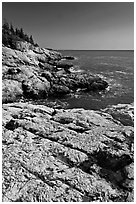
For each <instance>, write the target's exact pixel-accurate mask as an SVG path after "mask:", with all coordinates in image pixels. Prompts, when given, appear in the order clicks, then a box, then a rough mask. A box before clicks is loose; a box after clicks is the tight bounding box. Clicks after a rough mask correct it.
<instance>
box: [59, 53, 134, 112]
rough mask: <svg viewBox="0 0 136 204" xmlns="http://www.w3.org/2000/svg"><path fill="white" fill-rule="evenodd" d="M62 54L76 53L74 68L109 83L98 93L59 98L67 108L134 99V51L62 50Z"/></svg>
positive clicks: (92, 107)
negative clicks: (65, 103) (66, 104)
mask: <svg viewBox="0 0 136 204" xmlns="http://www.w3.org/2000/svg"><path fill="white" fill-rule="evenodd" d="M60 52H61V53H62V54H63V55H69V56H74V57H76V59H75V60H73V61H72V62H73V64H74V65H75V66H76V67H77V69H80V70H85V71H88V72H90V73H92V74H94V75H98V76H100V77H101V78H102V79H104V80H106V81H107V82H108V84H109V87H108V88H107V89H106V90H105V91H102V92H99V93H93V92H90V93H89V92H88V93H83V92H79V93H76V94H73V95H72V96H69V97H66V98H65V99H62V101H66V102H67V103H68V108H77V107H78V108H85V109H94V110H98V109H101V108H105V107H107V106H108V105H116V104H119V103H132V102H133V101H134V52H133V51H90V50H69V51H68V50H67V51H66V50H63V51H60Z"/></svg>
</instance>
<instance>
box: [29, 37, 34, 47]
mask: <svg viewBox="0 0 136 204" xmlns="http://www.w3.org/2000/svg"><path fill="white" fill-rule="evenodd" d="M30 43H31V44H33V45H34V40H33V36H32V35H31V36H30Z"/></svg>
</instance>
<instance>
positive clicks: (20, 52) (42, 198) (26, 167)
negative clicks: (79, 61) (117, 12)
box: [2, 41, 134, 202]
mask: <svg viewBox="0 0 136 204" xmlns="http://www.w3.org/2000/svg"><path fill="white" fill-rule="evenodd" d="M64 58H65V59H66V60H64ZM73 59H74V58H73V57H69V56H65V57H64V56H62V55H61V54H60V53H58V52H56V51H53V50H50V49H45V48H40V47H38V46H34V45H32V44H31V43H28V42H21V41H19V42H16V47H15V49H12V48H11V47H7V46H4V45H3V47H2V74H3V75H2V83H3V86H2V94H3V95H2V101H3V124H2V125H3V128H2V130H3V139H2V148H3V149H2V151H3V160H2V162H3V166H2V167H3V192H2V193H3V202H51V201H53V202H61V201H63V202H91V201H101V202H104V201H111V202H117V201H118V202H119V201H122V202H125V201H133V190H134V187H133V180H134V175H133V174H134V170H133V166H134V158H133V155H134V107H133V104H129V105H127V104H120V105H117V106H112V107H107V108H106V109H104V110H99V111H93V110H84V109H62V108H59V109H57V108H55V107H52V108H50V107H47V106H43V105H34V104H31V102H30V101H29V100H30V99H31V100H37V99H44V98H45V99H46V98H48V97H51V96H54V97H55V96H57V97H58V96H64V95H66V94H70V93H75V92H76V91H77V90H79V89H80V90H81V91H101V90H104V89H106V88H107V87H108V83H107V82H106V81H104V80H102V79H101V78H100V77H97V76H93V75H91V74H88V73H85V72H74V71H73V70H74V68H73V64H72V61H70V62H69V60H73ZM26 101H27V102H26Z"/></svg>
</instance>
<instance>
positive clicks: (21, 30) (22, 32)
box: [19, 28, 25, 39]
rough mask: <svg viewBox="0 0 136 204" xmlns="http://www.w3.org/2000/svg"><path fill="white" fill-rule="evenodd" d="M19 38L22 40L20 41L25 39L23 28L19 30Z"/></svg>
mask: <svg viewBox="0 0 136 204" xmlns="http://www.w3.org/2000/svg"><path fill="white" fill-rule="evenodd" d="M19 37H20V38H22V39H24V37H25V35H24V31H23V28H21V29H20V32H19Z"/></svg>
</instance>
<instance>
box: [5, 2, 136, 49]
mask: <svg viewBox="0 0 136 204" xmlns="http://www.w3.org/2000/svg"><path fill="white" fill-rule="evenodd" d="M2 18H3V19H4V18H5V19H6V20H7V21H8V22H9V23H12V24H13V26H14V27H18V28H21V27H22V28H23V30H24V32H25V33H27V34H32V36H33V38H34V40H35V42H36V43H38V44H39V46H40V47H47V48H53V49H73V50H133V49H134V3H133V2H3V3H2Z"/></svg>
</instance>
